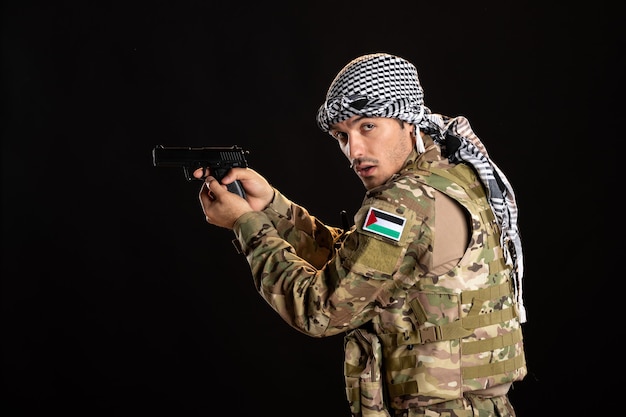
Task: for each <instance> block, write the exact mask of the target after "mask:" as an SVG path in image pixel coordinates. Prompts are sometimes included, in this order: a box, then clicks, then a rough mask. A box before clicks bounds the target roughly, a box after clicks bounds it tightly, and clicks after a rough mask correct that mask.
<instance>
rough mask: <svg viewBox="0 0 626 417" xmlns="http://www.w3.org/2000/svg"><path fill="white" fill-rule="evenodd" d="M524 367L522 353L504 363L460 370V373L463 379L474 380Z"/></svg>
mask: <svg viewBox="0 0 626 417" xmlns="http://www.w3.org/2000/svg"><path fill="white" fill-rule="evenodd" d="M524 365H526V359H525V357H524V353H523V352H522V353H520V354H519V355H518V356H515V357H514V358H511V359H507V360H504V361H499V362H493V363H488V364H485V365H477V366H470V367H467V368H461V372H462V373H463V379H474V378H483V377H488V376H494V375H500V374H506V373H508V372H513V371H515V370H516V369H519V368H522V367H523V366H524Z"/></svg>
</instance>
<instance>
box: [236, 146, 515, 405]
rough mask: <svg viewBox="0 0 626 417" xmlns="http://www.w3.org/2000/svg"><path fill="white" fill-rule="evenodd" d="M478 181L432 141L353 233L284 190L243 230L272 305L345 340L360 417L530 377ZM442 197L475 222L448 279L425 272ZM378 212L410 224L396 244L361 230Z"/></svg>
mask: <svg viewBox="0 0 626 417" xmlns="http://www.w3.org/2000/svg"><path fill="white" fill-rule="evenodd" d="M480 184H481V183H480V181H479V180H478V179H477V177H476V175H475V174H474V172H473V171H472V169H471V168H468V167H467V166H465V165H456V166H455V165H451V164H449V163H448V162H447V160H444V159H442V158H441V155H440V152H439V149H438V147H437V146H435V145H432V142H431V144H430V146H428V148H427V152H426V153H425V154H422V155H420V156H419V157H418V154H417V152H415V151H414V152H413V153H412V154H411V156H410V157H409V159H408V160H407V163H406V165H405V167H404V168H403V170H401V171H400V172H399V173H398V174H396V175H395V176H394V177H392V178H391V179H390V180H389V181H388V182H387V183H386V184H384V185H381V186H380V187H377V188H375V189H373V190H370V191H369V192H368V193H367V194H366V196H365V198H364V201H363V204H362V207H361V208H360V210H359V211H358V213H357V214H356V215H355V226H353V227H352V228H351V229H350V230H348V231H343V230H341V229H339V228H334V227H329V226H325V225H324V224H322V223H321V222H320V221H319V220H318V219H317V218H315V217H313V216H311V215H310V214H309V213H308V212H307V211H306V209H304V208H302V207H300V206H298V205H296V204H294V203H293V202H291V201H290V200H289V199H287V198H286V197H285V196H283V195H282V194H280V193H279V192H278V191H277V190H276V194H275V198H274V201H273V202H272V204H271V205H270V206H269V207H268V208H266V209H265V210H264V211H263V212H254V213H247V214H245V215H244V216H242V217H241V218H240V219H239V220H238V221H237V222H236V224H235V227H234V229H233V230H234V232H235V235H236V237H237V239H238V240H239V242H240V244H241V247H242V250H243V251H244V253H245V254H246V257H247V260H248V263H249V265H250V269H251V272H252V277H253V279H254V283H255V285H256V288H257V290H258V291H259V293H260V294H261V296H262V297H263V298H264V299H265V300H266V301H267V302H268V303H269V305H270V306H271V307H272V308H273V309H274V310H275V311H276V312H277V313H278V314H279V315H280V316H281V317H282V318H283V319H284V320H285V321H286V322H287V323H288V324H289V325H291V326H292V327H294V328H295V329H297V330H298V331H301V332H303V333H305V334H307V335H310V336H312V337H326V336H331V335H335V334H340V333H346V339H345V347H346V364H345V377H346V393H347V395H348V401H349V402H350V406H351V411H352V413H353V415H355V416H376V417H379V416H385V415H387V410H385V406H386V407H388V408H389V409H390V410H391V409H395V410H407V409H414V410H416V409H419V408H421V407H426V406H432V405H435V404H439V403H445V402H447V401H451V400H457V399H461V398H463V395H464V394H465V393H467V392H470V391H474V390H482V389H486V388H491V387H496V386H499V385H501V384H509V383H511V382H512V381H516V380H520V379H522V378H523V377H524V376H525V375H526V366H525V361H524V352H523V341H522V335H521V329H520V324H519V320H518V318H517V312H516V308H515V305H514V302H513V296H512V288H511V283H510V266H508V265H506V264H505V262H504V257H503V251H502V248H501V247H500V246H499V241H500V230H499V228H498V227H497V223H496V222H495V219H494V216H493V213H492V212H491V210H490V208H489V204H488V202H487V199H486V197H485V194H484V191H483V188H482V186H481V185H480ZM434 190H439V191H441V192H443V193H445V194H447V195H448V196H450V197H451V198H453V199H455V200H456V201H458V202H459V203H460V204H461V205H462V206H463V207H465V208H466V209H467V210H468V212H469V213H470V214H471V232H472V235H471V239H470V244H469V247H468V249H467V251H466V253H465V255H464V257H463V259H462V261H461V263H460V265H458V266H457V268H456V269H454V270H452V271H450V272H449V273H447V274H445V275H441V276H435V275H433V274H431V273H430V272H429V271H428V270H427V267H426V265H430V262H428V260H429V257H431V256H432V244H433V241H434V233H435V232H436V231H435V229H434V225H435V222H434V217H435V213H434V206H435V204H434V195H435V194H434ZM370 207H375V208H377V209H379V210H382V211H385V212H387V213H393V214H395V215H397V216H401V217H402V218H404V219H406V227H404V229H403V232H402V235H401V237H400V239H399V240H398V241H395V240H392V239H388V238H385V237H383V236H380V235H377V234H375V233H372V232H369V231H366V230H364V229H363V224H364V220H365V219H364V218H365V215H366V213H367V212H368V209H369V208H370ZM354 329H358V331H356V332H355V331H352V330H354ZM368 329H369V331H368ZM366 342H367V343H366ZM368 343H369V345H368ZM379 349H380V353H381V354H382V359H381V358H377V357H376V355H375V353H376V352H378V350H379ZM376 367H380V369H377V368H376ZM381 383H382V387H381ZM487 396H488V395H487ZM381 397H383V399H384V401H382V400H381ZM383 403H384V404H383ZM394 413H395V411H394ZM394 415H395V414H394ZM459 415H461V414H459Z"/></svg>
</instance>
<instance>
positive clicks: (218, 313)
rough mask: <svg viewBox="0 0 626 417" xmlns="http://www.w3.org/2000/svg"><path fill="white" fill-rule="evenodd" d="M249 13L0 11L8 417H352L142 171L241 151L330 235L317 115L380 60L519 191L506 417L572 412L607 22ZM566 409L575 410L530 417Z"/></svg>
mask: <svg viewBox="0 0 626 417" xmlns="http://www.w3.org/2000/svg"><path fill="white" fill-rule="evenodd" d="M243 3H244V2H226V1H222V2H219V1H214V2H202V1H189V0H184V1H152V2H147V1H146V2H136V1H134V2H130V1H127V2H104V1H103V2H97V1H80V2H79V1H76V2H71V1H65V2H40V3H35V2H32V1H29V0H26V1H8V2H4V5H3V6H2V29H1V30H2V101H3V112H2V123H1V125H2V340H3V341H2V347H3V364H2V378H3V389H2V394H1V395H2V399H1V400H0V411H2V412H3V413H4V415H7V416H32V415H40V414H39V413H41V412H55V413H60V414H63V415H72V416H74V415H81V416H83V415H110V416H113V415H116V416H122V415H137V414H139V413H141V414H142V415H164V414H167V415H185V416H196V415H198V416H200V415H218V414H228V415H253V414H254V415H256V414H264V415H265V414H267V415H272V416H293V415H298V416H328V417H341V416H347V415H348V414H349V410H348V407H347V403H346V400H345V398H344V391H343V375H342V360H343V357H342V352H343V348H342V337H341V336H338V337H332V338H328V339H321V340H318V339H313V338H309V337H307V336H304V335H302V334H300V333H298V332H296V331H295V330H293V329H291V328H289V327H288V326H287V325H286V324H285V323H284V322H283V321H282V320H281V319H280V318H279V317H278V316H277V315H276V314H274V313H273V311H271V309H270V308H269V307H268V306H267V305H266V304H265V302H264V301H263V300H262V299H261V298H260V296H259V295H258V294H257V293H256V292H255V290H254V287H253V284H252V280H251V278H250V275H249V270H248V266H247V263H246V260H245V258H244V257H242V256H240V255H237V254H236V253H235V250H234V248H233V246H232V245H231V243H230V240H231V239H232V236H231V233H230V232H229V231H226V230H223V229H218V228H216V227H214V226H210V225H208V224H207V223H205V221H204V217H203V214H202V211H201V208H200V204H199V202H198V197H197V193H198V190H199V183H196V182H187V181H186V180H185V179H184V177H183V173H182V171H180V172H179V171H178V170H174V169H167V168H155V167H153V166H152V159H151V158H152V157H151V150H152V148H153V147H154V146H155V145H157V144H163V145H167V146H225V145H232V144H237V145H240V146H243V147H244V148H246V149H248V150H249V151H250V155H249V160H250V164H251V166H252V167H253V168H255V169H256V170H257V171H259V172H261V173H262V174H265V175H266V176H267V178H268V179H269V180H270V181H271V182H272V183H273V184H274V185H275V186H276V187H278V188H279V189H281V190H282V192H283V193H284V194H286V195H287V196H288V197H290V198H291V199H293V200H294V201H297V202H299V203H301V204H302V205H304V206H306V207H307V208H309V210H310V211H311V212H312V213H313V214H315V215H317V216H318V217H319V218H321V219H322V220H323V221H325V222H327V223H331V224H336V225H340V218H339V212H340V210H342V209H345V210H346V211H348V212H349V213H351V214H353V213H354V211H355V210H356V208H357V207H358V206H359V205H360V202H361V199H362V197H363V188H362V186H361V184H360V182H359V181H358V179H357V178H356V177H355V176H354V174H353V173H352V172H351V171H350V170H349V169H348V164H347V161H346V160H345V159H344V157H343V156H342V155H341V153H340V151H339V150H338V149H337V146H336V144H335V143H334V142H333V141H332V140H331V139H330V138H329V137H327V136H326V135H324V134H323V133H321V132H320V131H319V130H318V129H317V127H316V125H315V114H316V111H317V108H318V106H319V105H320V104H321V103H322V101H323V98H324V95H325V93H326V89H327V87H328V85H329V84H330V82H331V81H332V78H333V77H334V75H335V74H336V73H337V71H338V70H339V69H340V68H341V67H343V65H345V64H346V63H347V62H348V61H350V60H351V59H352V58H354V57H356V56H358V55H361V54H364V53H370V52H379V51H384V52H390V53H393V54H397V55H401V56H403V57H405V58H407V59H409V60H410V61H412V62H413V63H415V64H416V66H417V67H418V71H419V73H420V77H421V81H422V84H423V87H424V89H425V101H426V104H427V105H428V106H429V107H430V108H431V109H432V110H433V111H435V112H439V113H444V114H447V115H452V116H454V115H464V116H466V117H468V118H469V120H470V122H471V123H472V126H473V127H474V129H475V131H476V132H477V133H478V135H479V136H480V137H481V138H482V140H483V142H484V143H485V145H486V146H487V148H488V150H489V152H490V154H491V156H492V158H493V159H494V160H495V161H496V163H498V165H499V166H500V167H501V168H502V169H503V171H504V172H505V173H506V174H507V175H508V177H509V180H510V181H511V183H512V184H513V187H514V188H515V190H516V195H517V198H518V203H519V209H520V214H519V215H520V227H521V230H522V238H523V243H524V245H525V250H526V252H525V257H526V279H525V287H524V295H525V299H526V304H527V309H528V315H529V321H528V323H527V324H526V325H525V338H526V346H527V362H528V368H529V375H528V377H527V378H526V379H525V380H524V381H522V382H520V383H518V384H516V385H515V388H514V390H513V391H512V392H511V399H512V401H513V403H514V405H515V406H516V408H517V410H518V415H519V416H521V417H524V416H533V415H537V414H538V413H539V412H540V411H542V410H543V411H545V410H546V409H548V410H558V411H559V413H558V414H556V415H572V414H573V413H575V410H579V406H580V404H579V400H578V397H577V393H578V392H580V391H581V385H582V386H586V387H587V391H586V392H589V391H590V390H589V384H592V381H593V379H591V378H590V377H587V376H586V371H587V370H588V369H589V368H593V366H590V365H589V363H588V362H589V355H590V350H589V348H588V347H587V348H583V347H581V346H580V343H585V342H586V340H585V337H584V336H582V334H583V333H586V331H585V330H582V324H581V323H583V322H585V320H588V319H589V317H590V315H591V317H598V316H602V315H604V314H605V313H604V312H603V311H604V307H603V305H604V303H602V302H598V303H594V302H593V300H594V297H595V296H594V295H593V294H591V293H590V290H589V287H588V286H585V285H583V283H585V282H589V281H590V280H591V281H592V282H593V280H596V279H597V280H600V277H602V276H604V270H605V269H606V268H605V267H604V265H605V264H606V263H607V260H608V259H606V253H605V247H606V246H608V245H605V244H603V239H602V238H601V236H603V235H601V233H602V232H600V231H599V230H606V229H604V227H605V226H606V224H607V223H606V222H607V221H610V218H609V217H608V216H604V215H602V214H601V212H600V210H601V205H602V202H603V201H605V192H607V191H608V190H607V189H606V184H607V181H606V180H604V179H601V178H606V177H607V176H610V175H611V173H612V172H613V170H614V169H615V166H616V165H614V163H617V162H618V161H617V156H616V154H617V152H613V151H610V152H608V154H607V152H606V150H607V148H609V145H608V142H610V140H609V139H610V137H611V136H619V134H615V135H612V134H611V133H610V132H611V128H610V127H609V126H608V124H607V122H610V121H611V120H614V121H615V120H618V119H619V117H620V115H621V114H622V113H621V110H620V108H619V107H620V105H619V104H620V101H619V100H620V99H621V98H620V97H621V96H619V95H618V92H617V89H616V87H615V84H614V82H613V81H612V78H617V76H618V75H619V76H621V75H623V64H622V58H621V56H619V55H620V54H621V53H622V52H623V50H624V39H623V35H621V33H622V30H621V27H620V26H619V25H617V26H613V25H611V24H610V19H611V17H613V16H614V13H615V12H614V11H611V10H608V9H607V6H605V5H604V4H603V2H594V4H593V5H587V6H586V7H585V8H584V9H583V8H580V9H575V8H574V6H572V5H569V6H568V7H567V8H557V7H556V6H552V7H549V8H546V6H545V4H547V3H545V2H538V4H537V5H532V4H524V2H522V3H521V4H520V2H509V1H505V2H502V1H478V2H458V3H459V4H456V5H455V4H453V3H450V2H446V3H445V4H444V3H442V4H439V3H437V2H420V1H406V2H405V1H400V2H392V3H385V2H380V3H374V2H370V4H368V3H367V2H366V3H363V2H353V4H349V3H352V2H322V1H306V2H288V4H283V5H280V6H278V5H273V4H270V3H267V2H252V4H251V5H247V6H244V5H243ZM281 3H282V2H281ZM337 3H341V4H337ZM433 3H435V4H433ZM618 35H619V37H618ZM618 52H619V53H618ZM613 103H617V104H613ZM607 136H608V137H607ZM609 149H610V148H609ZM607 162H608V164H607ZM606 165H609V168H606ZM598 166H605V168H602V169H598ZM617 166H618V165H617ZM598 171H602V172H603V174H602V175H598V174H597V172H598ZM607 173H609V175H607ZM590 213H593V214H594V215H593V216H591V215H590ZM603 253H604V255H602V254H603ZM599 282H600V281H597V283H596V284H595V285H599ZM607 290H608V292H609V293H610V292H611V291H612V290H611V289H610V287H608V288H607ZM607 304H612V303H607ZM590 306H592V307H593V308H595V310H593V313H590V310H589V309H590V308H592V307H590ZM607 315H608V314H607ZM604 320H605V319H602V320H600V321H604ZM610 334H614V333H609V334H608V335H606V336H604V337H603V338H602V340H603V341H608V342H611V339H612V336H610ZM607 339H608V340H607ZM599 354H600V353H599ZM562 389H565V390H567V392H568V393H569V396H568V400H567V401H563V402H561V401H559V405H558V406H554V407H553V406H546V404H551V403H550V401H551V400H552V399H553V398H554V397H555V396H556V395H557V392H563V391H561V390H562ZM583 391H584V390H583ZM591 391H593V389H591ZM559 395H560V394H559ZM213 409H219V410H227V411H221V412H220V413H218V412H216V411H213Z"/></svg>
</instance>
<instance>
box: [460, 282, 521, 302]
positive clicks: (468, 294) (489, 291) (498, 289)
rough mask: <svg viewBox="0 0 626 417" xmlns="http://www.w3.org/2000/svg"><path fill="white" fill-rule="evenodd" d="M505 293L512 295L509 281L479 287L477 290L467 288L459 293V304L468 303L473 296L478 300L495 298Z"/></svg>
mask: <svg viewBox="0 0 626 417" xmlns="http://www.w3.org/2000/svg"><path fill="white" fill-rule="evenodd" d="M505 295H512V292H511V282H510V281H507V282H503V283H502V284H499V285H492V286H491V287H486V288H481V289H479V290H467V291H463V292H462V293H461V304H469V303H471V302H472V300H474V299H475V298H477V299H480V300H497V299H498V298H500V297H503V296H505Z"/></svg>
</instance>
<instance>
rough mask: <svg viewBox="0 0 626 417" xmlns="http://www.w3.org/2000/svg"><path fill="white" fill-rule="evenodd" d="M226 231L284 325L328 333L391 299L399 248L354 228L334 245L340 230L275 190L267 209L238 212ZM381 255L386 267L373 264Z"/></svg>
mask: <svg viewBox="0 0 626 417" xmlns="http://www.w3.org/2000/svg"><path fill="white" fill-rule="evenodd" d="M366 209H367V208H364V209H363V210H366ZM233 231H234V232H235V234H236V236H237V238H238V240H239V242H240V244H241V247H242V249H243V250H244V253H245V254H246V256H247V260H248V263H249V264H250V268H251V271H252V276H253V279H254V282H255V286H256V288H257V290H258V291H259V292H260V294H261V295H262V297H263V298H264V299H265V300H266V301H267V302H268V303H269V304H270V306H271V307H272V308H273V309H274V310H275V311H276V312H278V313H279V314H280V316H281V317H282V318H283V319H284V320H285V321H286V322H287V323H288V324H290V325H291V326H293V327H294V328H296V329H297V330H299V331H301V332H303V333H305V334H307V335H310V336H313V337H323V336H330V335H334V334H338V333H341V332H345V331H347V330H349V329H352V328H356V327H359V326H360V325H362V324H364V323H365V322H367V321H369V320H371V318H372V317H374V316H375V315H377V314H378V312H379V310H380V308H384V307H385V306H387V305H388V303H389V302H391V301H390V296H389V294H390V292H391V291H393V290H394V281H393V279H392V277H393V275H392V274H393V270H394V267H395V265H396V264H397V261H398V260H399V259H400V258H401V257H402V256H403V254H404V247H403V246H399V245H398V246H396V245H389V244H388V243H385V242H382V241H380V240H377V239H373V238H371V237H369V236H367V235H364V234H362V233H361V232H360V231H358V230H353V231H350V232H348V233H346V234H345V235H343V236H342V238H341V240H342V246H341V249H335V241H336V240H337V239H338V238H339V237H340V236H341V233H340V232H341V231H340V230H339V229H336V228H331V227H327V226H324V225H323V224H322V223H321V222H319V221H318V220H317V219H315V218H314V217H312V216H310V215H309V214H308V213H307V212H306V210H305V209H304V208H302V207H299V206H297V205H295V204H294V203H292V202H290V201H289V200H287V199H286V198H285V197H284V196H282V195H281V194H279V193H278V192H277V193H276V196H275V198H274V200H273V201H272V203H271V204H270V206H269V207H268V208H267V209H265V210H263V211H262V212H249V213H246V214H245V215H243V216H241V217H240V218H239V219H238V220H237V221H236V222H235V224H234V227H233ZM381 253H384V256H385V262H386V263H387V264H386V266H381V265H374V263H375V260H373V258H372V257H375V256H380V254H381ZM394 257H395V259H391V258H394ZM389 265H391V267H390V266H389Z"/></svg>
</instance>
